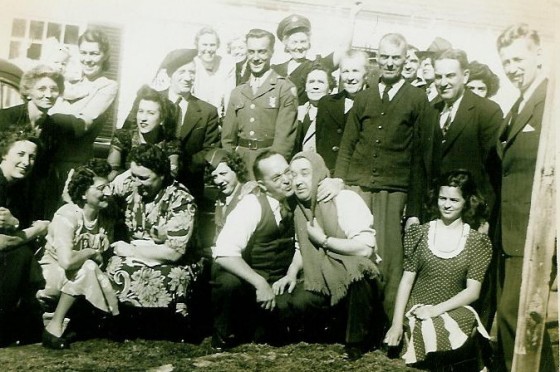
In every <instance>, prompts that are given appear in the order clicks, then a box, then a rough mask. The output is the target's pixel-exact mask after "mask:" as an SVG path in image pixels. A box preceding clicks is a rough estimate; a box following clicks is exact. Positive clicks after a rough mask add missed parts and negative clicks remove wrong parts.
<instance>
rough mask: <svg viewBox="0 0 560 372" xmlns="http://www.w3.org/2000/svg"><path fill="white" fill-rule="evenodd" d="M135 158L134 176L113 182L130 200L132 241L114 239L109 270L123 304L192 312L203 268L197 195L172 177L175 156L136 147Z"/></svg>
mask: <svg viewBox="0 0 560 372" xmlns="http://www.w3.org/2000/svg"><path fill="white" fill-rule="evenodd" d="M129 160H130V172H131V177H128V178H121V177H119V178H117V179H116V180H115V181H113V184H112V186H113V193H114V194H115V195H116V196H118V197H121V198H123V199H124V204H125V205H124V209H125V224H126V227H127V230H128V231H127V241H123V240H121V241H117V242H115V243H114V244H113V247H114V252H115V256H114V257H112V258H111V259H110V261H109V264H108V266H107V273H108V274H109V278H110V279H111V282H112V284H113V287H114V288H115V289H116V290H117V292H118V297H119V301H120V302H121V303H124V304H127V305H130V306H134V307H143V308H146V307H148V308H173V309H174V310H175V311H176V312H178V313H181V314H183V315H186V312H187V308H186V306H187V298H188V297H189V294H190V291H191V290H192V284H193V283H194V281H195V280H196V279H197V278H198V275H199V272H200V269H201V265H200V264H199V262H198V260H197V258H198V257H196V255H195V252H193V249H192V247H191V245H192V244H190V243H191V237H192V235H193V228H194V222H195V213H196V205H195V202H194V198H193V197H192V196H191V195H190V194H189V192H188V190H187V188H186V187H185V186H183V185H182V184H180V183H178V182H177V181H173V180H172V178H171V176H170V173H169V159H168V158H167V156H166V154H165V153H164V151H163V150H162V149H161V148H159V147H158V146H156V145H152V144H142V145H139V146H137V147H134V148H133V149H132V150H131V151H130V155H129ZM117 181H119V182H120V181H122V182H120V183H117Z"/></svg>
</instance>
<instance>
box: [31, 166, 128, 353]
mask: <svg viewBox="0 0 560 372" xmlns="http://www.w3.org/2000/svg"><path fill="white" fill-rule="evenodd" d="M109 171H110V167H109V164H107V163H100V162H99V161H98V160H91V161H90V162H89V163H88V164H87V165H86V166H82V167H79V168H77V169H76V170H75V172H74V173H73V174H72V178H71V180H70V183H69V184H68V194H69V195H70V198H71V200H72V203H68V204H65V205H64V206H62V207H61V208H60V209H58V211H57V212H56V214H55V216H54V218H53V220H52V223H51V225H50V226H49V233H48V235H47V244H46V246H45V254H44V256H43V258H42V259H41V261H40V263H41V266H42V268H43V275H44V276H45V280H46V286H45V289H44V290H43V291H41V293H40V294H39V296H40V297H49V298H56V297H58V302H57V306H56V310H55V312H54V315H53V318H52V320H51V321H50V322H49V323H48V324H47V326H46V328H45V331H44V332H43V346H45V347H47V348H51V349H66V348H68V347H69V341H68V340H67V339H65V337H64V336H63V332H64V325H63V323H64V317H65V315H66V314H67V313H68V311H69V310H70V308H71V307H72V305H73V304H74V302H75V301H76V298H77V297H78V296H84V297H85V299H86V300H87V301H89V302H90V303H91V304H92V305H93V306H95V307H96V308H98V309H100V310H102V311H104V312H107V313H111V314H113V315H117V314H118V302H117V296H116V294H115V292H114V291H113V288H112V287H111V284H110V282H109V280H108V278H107V277H106V276H105V274H104V273H103V272H102V271H101V269H100V266H102V265H103V257H102V253H103V252H105V251H106V250H107V249H109V244H110V242H111V240H112V235H113V231H112V227H113V221H112V220H111V219H110V218H108V217H106V216H105V214H104V213H103V212H102V211H103V209H105V208H107V207H108V206H109V196H110V195H111V191H110V188H109V184H108V181H107V175H108V174H109Z"/></svg>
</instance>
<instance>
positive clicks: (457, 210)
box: [385, 170, 492, 365]
mask: <svg viewBox="0 0 560 372" xmlns="http://www.w3.org/2000/svg"><path fill="white" fill-rule="evenodd" d="M432 208H433V212H434V213H433V215H434V216H437V217H436V219H434V220H432V221H431V222H429V223H426V224H424V225H421V226H412V227H410V228H409V229H408V230H407V231H406V234H405V238H404V254H405V258H404V273H403V277H402V279H401V282H400V285H399V290H398V292H397V298H396V303H395V313H394V316H393V323H392V326H391V328H390V329H389V331H388V332H387V335H386V336H385V342H386V343H387V344H388V345H389V346H397V345H398V344H399V343H400V342H401V338H402V335H403V328H404V329H405V330H406V336H407V340H408V342H407V345H406V352H405V354H404V355H403V356H402V357H403V359H404V360H405V362H406V363H407V364H416V365H418V364H417V363H420V362H422V363H431V362H430V361H434V362H435V361H436V360H437V359H438V358H439V357H438V356H437V353H436V352H444V351H449V350H455V349H458V348H460V347H461V346H463V345H464V344H465V343H466V341H467V340H468V338H469V336H470V335H471V333H472V331H473V329H474V327H475V326H476V327H477V328H478V331H479V332H480V333H481V334H482V335H483V336H485V337H488V334H487V332H486V330H485V329H484V327H483V326H482V324H481V323H480V320H479V318H478V315H477V313H476V311H475V310H474V309H473V308H472V307H470V306H469V305H471V304H472V303H474V302H475V301H476V300H477V299H478V297H479V295H480V288H481V282H482V281H483V279H484V275H485V273H486V269H487V268H488V264H489V263H490V258H491V255H492V246H491V244H490V240H489V239H488V237H487V236H486V235H483V234H481V233H479V232H478V231H476V229H477V228H478V227H479V226H480V224H481V223H482V221H484V217H485V214H486V212H487V207H486V204H485V202H484V200H483V199H482V197H481V196H480V194H479V193H478V191H477V189H476V186H475V184H474V181H473V179H472V176H471V175H470V173H468V172H467V171H464V170H456V171H451V172H449V173H447V174H445V175H444V176H443V177H442V178H441V180H440V182H439V184H438V187H437V188H435V192H434V195H432ZM477 323H478V324H477ZM440 355H441V354H440ZM436 363H438V362H436Z"/></svg>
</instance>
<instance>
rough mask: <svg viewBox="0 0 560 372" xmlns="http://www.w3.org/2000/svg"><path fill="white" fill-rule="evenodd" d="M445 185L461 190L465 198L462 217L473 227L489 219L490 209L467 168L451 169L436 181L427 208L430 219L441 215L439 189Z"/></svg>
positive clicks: (477, 226)
mask: <svg viewBox="0 0 560 372" xmlns="http://www.w3.org/2000/svg"><path fill="white" fill-rule="evenodd" d="M443 186H448V187H457V188H459V190H461V195H462V196H463V199H465V205H464V206H463V210H462V213H461V218H462V219H463V221H464V222H465V223H468V224H469V225H470V226H471V228H473V229H475V230H476V229H478V228H479V227H480V226H481V225H482V224H483V223H484V222H486V221H487V220H488V214H489V211H488V205H487V204H486V200H485V199H484V197H483V196H482V195H481V194H480V192H479V191H478V188H477V187H476V184H475V182H474V179H473V176H472V174H471V173H470V172H469V171H467V170H465V169H457V170H452V171H449V172H447V173H445V174H443V175H442V176H441V177H440V178H439V180H437V181H436V183H435V185H434V188H433V189H432V190H430V192H429V198H428V200H429V201H428V203H429V204H428V206H427V210H428V216H429V217H430V220H434V219H437V218H439V217H440V212H439V208H438V198H439V190H440V188H442V187H443Z"/></svg>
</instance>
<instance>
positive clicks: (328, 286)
mask: <svg viewBox="0 0 560 372" xmlns="http://www.w3.org/2000/svg"><path fill="white" fill-rule="evenodd" d="M302 158H303V159H307V160H308V161H309V162H310V163H311V168H312V182H311V185H312V186H311V198H310V200H309V202H301V201H298V206H297V208H296V210H295V212H294V219H295V229H296V234H297V238H298V242H299V246H300V251H301V255H302V258H303V278H304V288H305V289H306V290H308V291H312V292H319V293H321V294H323V295H326V296H330V299H331V301H330V302H331V305H335V304H336V303H338V302H339V301H340V300H341V299H342V298H344V296H346V293H347V291H348V287H349V286H350V284H352V283H353V282H356V281H359V280H362V279H363V278H364V277H368V278H371V279H374V278H376V277H378V276H379V269H378V268H377V265H376V264H375V263H373V261H372V260H371V259H370V258H368V257H362V256H347V255H343V254H339V253H335V252H333V251H331V250H328V249H324V248H322V247H318V246H315V245H314V244H313V243H312V242H311V241H310V240H309V236H308V234H307V222H308V221H313V219H314V218H316V219H317V223H318V224H319V225H320V226H321V227H322V228H323V230H324V231H325V233H326V234H327V236H329V237H333V238H340V239H347V236H346V235H345V234H344V232H343V231H342V229H341V228H340V226H339V225H338V213H337V210H336V204H335V202H334V200H330V201H328V202H321V203H317V189H318V186H319V182H321V181H322V180H323V179H325V178H327V177H329V170H328V168H327V166H326V165H325V161H324V160H323V158H322V157H321V156H320V155H319V154H317V153H314V152H310V151H303V152H299V153H297V154H296V155H295V156H294V157H293V159H292V162H293V161H294V160H297V159H302Z"/></svg>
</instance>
